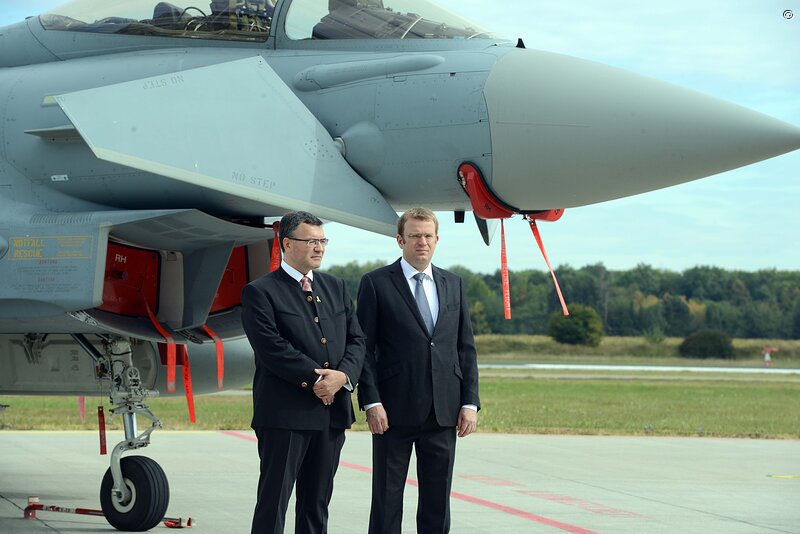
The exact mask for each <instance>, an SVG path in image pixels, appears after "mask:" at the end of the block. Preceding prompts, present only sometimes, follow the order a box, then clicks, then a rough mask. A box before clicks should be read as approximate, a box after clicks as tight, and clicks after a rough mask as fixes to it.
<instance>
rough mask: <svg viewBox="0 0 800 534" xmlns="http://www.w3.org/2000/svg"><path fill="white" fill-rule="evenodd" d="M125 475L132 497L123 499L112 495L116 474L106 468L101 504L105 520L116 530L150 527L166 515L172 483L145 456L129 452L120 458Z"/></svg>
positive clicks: (143, 529) (146, 528)
mask: <svg viewBox="0 0 800 534" xmlns="http://www.w3.org/2000/svg"><path fill="white" fill-rule="evenodd" d="M120 467H121V468H122V478H123V479H124V480H125V484H126V485H127V486H128V488H129V489H130V490H131V494H132V495H131V500H130V502H128V503H120V502H118V501H116V499H114V498H113V497H112V496H111V488H112V487H113V486H114V478H113V477H112V476H111V468H108V470H106V474H105V476H104V477H103V482H102V484H100V507H101V508H102V509H103V513H104V514H105V516H106V520H107V521H108V522H109V523H110V524H111V526H112V527H114V528H116V529H117V530H123V531H127V532H142V531H145V530H150V529H151V528H153V527H154V526H156V525H158V523H159V522H160V521H161V520H162V519H163V518H164V514H166V513H167V506H168V505H169V484H168V483H167V475H165V474H164V470H163V469H161V466H160V465H158V464H157V463H156V462H155V461H154V460H152V459H150V458H147V457H146V456H126V457H125V458H122V460H120Z"/></svg>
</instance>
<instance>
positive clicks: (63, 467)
mask: <svg viewBox="0 0 800 534" xmlns="http://www.w3.org/2000/svg"><path fill="white" fill-rule="evenodd" d="M121 439H122V435H121V433H113V434H112V433H110V434H109V436H108V444H109V450H110V449H111V447H112V446H113V444H114V443H116V442H117V441H119V440H121ZM152 442H153V443H152V445H150V446H149V447H147V448H145V449H142V450H141V453H143V454H145V455H147V456H150V457H152V458H153V459H155V460H157V461H158V462H159V463H160V464H161V466H162V467H163V468H164V470H165V472H166V474H167V477H168V478H169V482H170V497H171V498H170V505H169V509H168V511H167V515H168V516H171V517H182V518H184V519H185V518H187V517H192V519H193V522H194V525H193V527H192V530H190V531H189V532H195V533H198V534H200V533H215V534H216V533H247V532H249V531H250V519H251V515H252V511H253V506H254V503H255V488H256V482H257V479H258V457H257V456H258V455H257V451H256V443H255V439H254V437H253V433H252V432H251V431H249V430H244V431H218V432H168V431H156V432H155V433H154V434H153V436H152ZM370 442H371V436H370V435H369V434H368V433H365V432H349V433H348V434H347V441H346V443H345V446H344V450H343V452H342V462H341V464H340V468H339V471H338V474H337V476H336V483H335V489H334V495H333V501H332V502H331V506H330V523H329V529H328V530H329V532H330V533H332V534H337V533H351V532H356V533H358V532H364V533H366V532H367V522H368V517H369V502H370V471H371V469H370V465H371V445H370ZM98 451H99V445H98V436H97V434H96V433H93V432H20V431H0V533H2V534H16V533H24V534H27V533H38V532H46V533H49V534H53V533H64V534H82V533H96V532H115V531H114V529H113V528H112V527H110V526H109V525H108V524H107V523H106V522H105V520H104V519H103V518H102V517H92V516H84V515H75V514H67V513H55V512H47V511H39V512H37V517H36V519H33V520H26V519H23V510H24V508H25V506H26V504H27V501H28V497H29V496H31V495H36V496H38V497H39V500H40V502H41V503H43V504H46V505H57V506H62V507H68V508H75V507H84V508H99V507H100V505H99V497H98V493H99V487H100V480H101V478H102V476H103V473H104V472H105V470H106V469H107V467H108V456H100V455H99V454H98ZM415 479H416V475H415V472H414V469H413V466H412V470H411V472H410V473H409V480H408V483H407V486H406V493H405V498H406V503H405V504H406V506H405V516H404V522H403V523H404V525H403V532H404V533H405V532H415V531H416V528H415V523H414V516H415V510H416V499H417V487H416V480H415ZM451 509H452V530H451V531H452V532H453V533H489V532H492V533H494V532H502V533H503V534H517V533H531V532H535V533H543V534H548V533H562V532H569V533H577V534H591V533H637V534H639V533H647V534H650V533H689V534H691V533H698V534H700V533H702V534H714V533H725V534H740V533H741V534H762V533H763V534H768V533H800V441H798V440H756V439H714V438H707V437H702V438H701V437H697V438H663V437H616V436H556V435H509V434H488V433H487V434H481V433H480V432H479V433H476V434H473V435H472V436H468V437H467V438H464V439H460V440H459V441H458V452H457V460H456V467H455V475H454V479H453V493H452V499H451ZM165 529H166V527H164V526H163V525H159V526H158V527H155V528H154V529H153V530H152V532H159V531H161V532H165V531H166V530H165ZM293 530H294V527H293V505H292V504H290V509H289V512H288V513H287V527H286V532H293Z"/></svg>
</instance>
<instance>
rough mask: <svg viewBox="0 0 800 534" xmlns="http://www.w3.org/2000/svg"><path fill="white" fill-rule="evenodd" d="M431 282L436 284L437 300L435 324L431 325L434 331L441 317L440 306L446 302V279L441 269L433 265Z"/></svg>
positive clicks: (442, 306)
mask: <svg viewBox="0 0 800 534" xmlns="http://www.w3.org/2000/svg"><path fill="white" fill-rule="evenodd" d="M433 283H434V284H436V293H437V296H438V299H437V300H438V301H439V311H438V312H437V314H436V324H435V325H434V326H433V331H434V332H436V327H437V326H439V319H441V318H442V308H444V303H445V302H447V280H445V279H444V276H443V275H442V271H441V270H439V269H438V268H437V267H433Z"/></svg>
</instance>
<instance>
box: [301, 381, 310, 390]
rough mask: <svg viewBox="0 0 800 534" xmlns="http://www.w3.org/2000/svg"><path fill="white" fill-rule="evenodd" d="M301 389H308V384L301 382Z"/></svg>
mask: <svg viewBox="0 0 800 534" xmlns="http://www.w3.org/2000/svg"><path fill="white" fill-rule="evenodd" d="M300 387H301V388H303V389H306V388H308V382H300Z"/></svg>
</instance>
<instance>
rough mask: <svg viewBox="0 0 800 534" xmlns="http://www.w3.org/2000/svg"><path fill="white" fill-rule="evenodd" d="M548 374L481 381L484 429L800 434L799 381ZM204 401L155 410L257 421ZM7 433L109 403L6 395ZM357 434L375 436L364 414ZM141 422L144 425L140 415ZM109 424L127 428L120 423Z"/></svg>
mask: <svg viewBox="0 0 800 534" xmlns="http://www.w3.org/2000/svg"><path fill="white" fill-rule="evenodd" d="M672 375H673V376H653V377H648V378H643V377H640V376H627V377H626V378H617V377H613V376H612V377H609V376H607V375H600V376H598V377H592V378H586V377H585V376H584V377H581V378H571V377H569V376H568V375H567V376H564V375H559V376H557V377H553V376H551V375H548V374H543V375H536V376H530V375H527V374H519V375H514V374H513V373H512V375H511V376H510V377H506V376H496V375H495V374H494V373H487V376H484V377H483V378H482V379H481V384H480V387H481V400H482V410H481V412H480V415H479V431H480V432H504V433H558V434H597V435H654V436H716V437H737V438H779V439H787V438H788V439H798V438H800V379H797V378H786V379H783V380H781V379H774V378H772V379H759V378H757V377H751V378H748V377H747V376H737V377H735V378H734V379H729V378H728V377H716V376H715V377H709V378H706V377H700V378H696V377H691V378H688V377H683V376H682V375H680V374H678V373H673V374H672ZM244 393H245V394H239V395H212V396H203V397H197V398H196V399H195V403H196V409H197V423H196V424H194V425H192V424H191V423H189V421H188V415H187V409H186V401H185V400H184V399H181V398H156V399H153V400H152V401H151V402H150V406H151V408H152V409H153V411H154V412H155V413H156V414H157V415H158V417H159V418H161V420H162V421H163V422H164V427H165V428H166V429H169V430H187V429H197V430H217V429H219V430H224V429H243V428H247V427H248V426H249V424H250V417H251V414H252V400H251V397H250V396H249V395H248V394H246V392H244ZM0 404H7V405H10V406H9V408H7V409H6V410H4V411H2V412H0V429H13V430H53V429H64V430H76V429H82V430H92V429H95V428H97V422H96V407H97V405H98V404H104V405H105V406H106V413H108V406H107V399H104V398H93V399H92V398H87V399H86V405H87V416H86V419H87V420H86V422H85V423H81V421H80V418H79V414H78V404H77V401H76V399H75V398H74V397H8V396H7V397H0ZM357 419H358V423H357V424H356V427H355V428H357V429H359V430H366V425H365V424H364V414H363V412H360V413H357ZM139 424H140V426H141V425H144V424H145V421H144V420H143V419H140V423H139ZM109 428H117V429H120V428H121V419H120V418H119V417H115V418H114V420H113V421H112V423H111V424H109Z"/></svg>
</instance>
